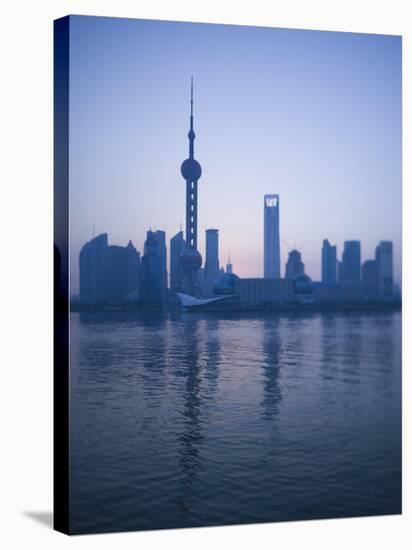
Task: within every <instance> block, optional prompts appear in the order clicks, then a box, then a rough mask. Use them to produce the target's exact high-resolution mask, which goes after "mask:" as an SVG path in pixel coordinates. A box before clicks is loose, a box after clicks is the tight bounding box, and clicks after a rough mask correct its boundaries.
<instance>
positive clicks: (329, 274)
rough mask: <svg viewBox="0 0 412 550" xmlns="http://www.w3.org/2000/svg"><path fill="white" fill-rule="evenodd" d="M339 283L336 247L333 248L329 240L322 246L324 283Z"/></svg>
mask: <svg viewBox="0 0 412 550" xmlns="http://www.w3.org/2000/svg"><path fill="white" fill-rule="evenodd" d="M336 281H337V258H336V246H332V245H331V244H330V242H329V241H328V239H324V241H323V245H322V283H325V284H335V283H336Z"/></svg>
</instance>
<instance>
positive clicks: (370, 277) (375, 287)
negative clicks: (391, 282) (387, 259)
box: [362, 260, 379, 300]
mask: <svg viewBox="0 0 412 550" xmlns="http://www.w3.org/2000/svg"><path fill="white" fill-rule="evenodd" d="M362 283H363V293H364V297H365V299H366V300H376V299H377V298H378V297H379V275H378V262H377V261H376V260H366V262H363V264H362Z"/></svg>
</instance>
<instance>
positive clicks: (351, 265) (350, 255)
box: [342, 241, 361, 283]
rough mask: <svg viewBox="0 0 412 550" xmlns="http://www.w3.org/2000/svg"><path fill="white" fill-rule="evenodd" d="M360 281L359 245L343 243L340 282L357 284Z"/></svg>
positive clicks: (358, 242) (357, 243) (351, 242)
mask: <svg viewBox="0 0 412 550" xmlns="http://www.w3.org/2000/svg"><path fill="white" fill-rule="evenodd" d="M360 280H361V243H360V241H345V242H344V245H343V254H342V282H345V283H349V282H350V283H359V282H360Z"/></svg>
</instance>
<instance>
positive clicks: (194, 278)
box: [179, 77, 202, 298]
mask: <svg viewBox="0 0 412 550" xmlns="http://www.w3.org/2000/svg"><path fill="white" fill-rule="evenodd" d="M187 137H188V138H189V158H187V159H186V160H184V161H183V163H182V166H181V168H180V171H181V174H182V176H183V178H184V179H185V181H186V245H185V248H184V250H183V252H182V254H181V256H180V265H181V268H182V280H181V284H180V285H179V286H180V287H181V288H182V290H183V291H184V292H186V293H187V294H189V295H191V296H195V297H196V298H198V297H199V296H200V286H199V269H200V267H201V265H202V256H201V255H200V253H199V251H198V250H197V182H198V181H199V178H200V176H201V175H202V168H201V166H200V164H199V163H198V162H197V160H195V158H194V154H195V150H194V141H195V137H196V135H195V132H194V130H193V77H192V79H191V87H190V130H189V133H188V134H187Z"/></svg>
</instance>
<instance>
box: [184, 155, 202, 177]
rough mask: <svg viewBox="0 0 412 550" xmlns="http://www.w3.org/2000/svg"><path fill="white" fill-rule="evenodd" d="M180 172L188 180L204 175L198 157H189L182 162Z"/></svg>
mask: <svg viewBox="0 0 412 550" xmlns="http://www.w3.org/2000/svg"><path fill="white" fill-rule="evenodd" d="M180 172H181V173H182V176H183V177H184V179H185V180H186V181H197V180H198V179H199V178H200V176H201V175H202V167H201V166H200V164H199V163H198V162H197V160H196V159H193V158H188V159H186V160H184V161H183V162H182V166H181V167H180Z"/></svg>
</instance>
